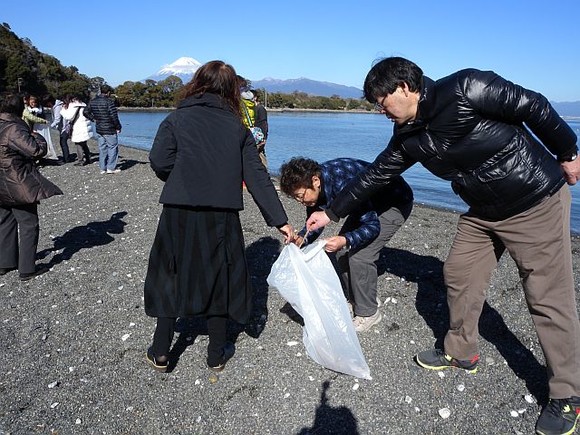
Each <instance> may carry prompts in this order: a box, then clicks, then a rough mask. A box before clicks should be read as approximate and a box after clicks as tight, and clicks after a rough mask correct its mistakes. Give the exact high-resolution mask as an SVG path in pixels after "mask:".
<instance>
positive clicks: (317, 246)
mask: <svg viewBox="0 0 580 435" xmlns="http://www.w3.org/2000/svg"><path fill="white" fill-rule="evenodd" d="M310 246H311V248H310V249H309V250H308V251H307V252H305V253H304V254H303V255H304V261H310V260H311V259H312V257H314V256H315V255H316V254H318V252H319V251H321V250H322V249H324V246H326V240H317V241H316V242H314V243H313V244H312V245H310Z"/></svg>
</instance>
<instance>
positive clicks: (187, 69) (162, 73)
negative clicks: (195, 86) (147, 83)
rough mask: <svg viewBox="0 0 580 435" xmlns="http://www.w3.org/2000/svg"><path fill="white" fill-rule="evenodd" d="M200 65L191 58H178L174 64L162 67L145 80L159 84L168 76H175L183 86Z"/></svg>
mask: <svg viewBox="0 0 580 435" xmlns="http://www.w3.org/2000/svg"><path fill="white" fill-rule="evenodd" d="M201 65H202V63H201V62H199V61H198V60H196V59H194V58H193V57H180V58H179V59H177V60H176V61H175V62H173V63H170V64H169V65H164V66H163V67H162V68H161V69H160V70H159V71H157V72H156V73H155V74H153V75H150V76H149V77H147V79H145V80H155V81H156V82H159V81H161V80H165V79H166V78H167V77H169V76H177V77H179V78H180V79H181V81H182V82H183V84H185V83H187V82H189V81H190V80H191V78H192V77H193V75H194V74H195V72H196V71H197V70H198V69H199V67H200V66H201Z"/></svg>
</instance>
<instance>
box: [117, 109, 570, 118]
mask: <svg viewBox="0 0 580 435" xmlns="http://www.w3.org/2000/svg"><path fill="white" fill-rule="evenodd" d="M266 109H267V110H268V112H276V113H285V112H288V113H293V112H297V113H301V112H303V113H366V114H371V115H381V113H380V112H377V111H376V110H360V109H354V110H346V109H345V110H332V109H294V108H290V107H283V108H272V107H266ZM117 110H118V111H120V112H171V111H172V110H175V107H123V106H121V107H118V108H117ZM562 119H563V120H565V121H580V116H562Z"/></svg>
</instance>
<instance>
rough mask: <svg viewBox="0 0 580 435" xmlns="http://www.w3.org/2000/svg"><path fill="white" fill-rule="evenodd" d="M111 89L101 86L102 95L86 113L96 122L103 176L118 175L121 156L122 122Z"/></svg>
mask: <svg viewBox="0 0 580 435" xmlns="http://www.w3.org/2000/svg"><path fill="white" fill-rule="evenodd" d="M111 91H112V89H111V87H110V86H107V85H103V86H101V93H100V95H98V96H97V97H95V98H93V99H92V100H91V101H90V103H89V105H88V106H87V108H86V109H85V111H84V115H85V116H86V117H87V118H89V119H90V120H91V121H94V122H95V124H96V127H97V142H98V144H99V167H100V168H101V174H105V173H106V174H117V173H119V172H121V170H120V169H118V168H117V158H118V156H119V140H118V138H117V134H119V133H121V122H120V121H119V116H118V114H117V107H116V106H115V102H114V101H113V100H112V99H111V98H110V97H109V95H110V94H111Z"/></svg>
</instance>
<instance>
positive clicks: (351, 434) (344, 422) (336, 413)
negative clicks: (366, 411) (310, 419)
mask: <svg viewBox="0 0 580 435" xmlns="http://www.w3.org/2000/svg"><path fill="white" fill-rule="evenodd" d="M329 387H330V382H329V381H324V383H323V384H322V393H321V394H320V405H318V408H316V415H315V417H314V424H313V425H312V427H305V428H302V429H301V430H300V432H298V433H297V434H296V435H309V434H339V435H340V434H344V435H347V434H348V435H357V434H358V433H359V432H358V425H357V420H356V417H355V416H354V414H353V413H352V411H351V410H350V409H348V408H347V407H346V406H338V407H336V408H334V407H332V406H330V405H329V404H328V398H327V397H326V392H327V390H328V388H329Z"/></svg>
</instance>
